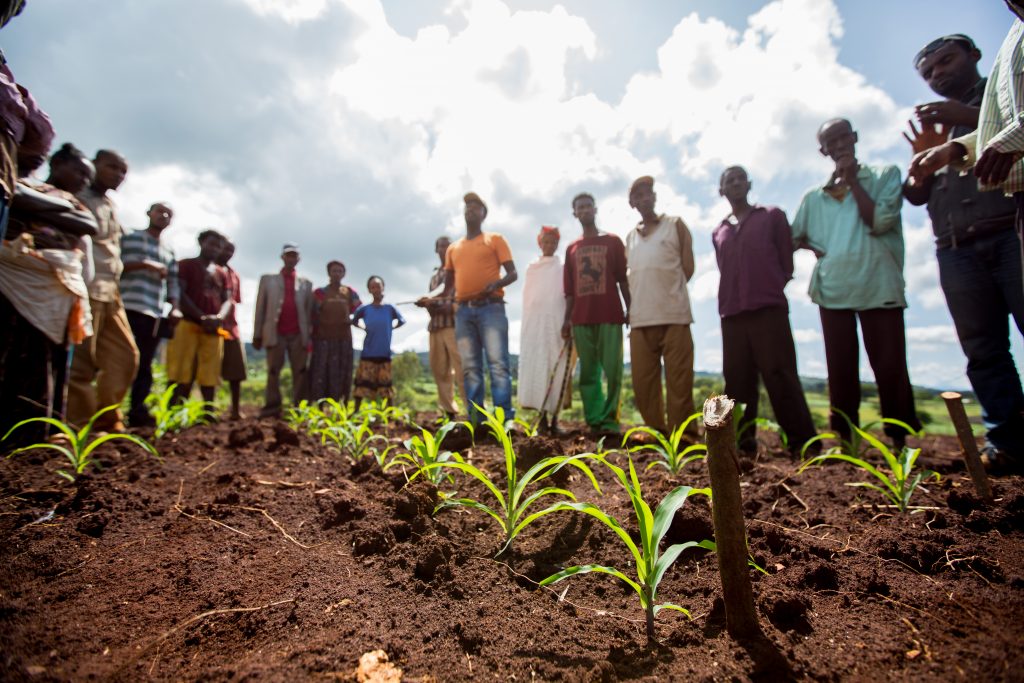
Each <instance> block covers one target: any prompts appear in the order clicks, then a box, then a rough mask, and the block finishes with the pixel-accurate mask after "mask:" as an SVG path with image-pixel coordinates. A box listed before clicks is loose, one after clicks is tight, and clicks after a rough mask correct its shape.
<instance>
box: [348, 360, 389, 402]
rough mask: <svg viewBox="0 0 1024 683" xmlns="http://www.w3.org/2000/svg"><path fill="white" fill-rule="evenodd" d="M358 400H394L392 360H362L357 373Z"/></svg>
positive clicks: (356, 393) (356, 392)
mask: <svg viewBox="0 0 1024 683" xmlns="http://www.w3.org/2000/svg"><path fill="white" fill-rule="evenodd" d="M354 396H355V397H356V398H369V399H382V398H388V399H390V398H394V397H395V388H394V387H393V386H392V385H391V359H390V358H360V359H359V369H358V370H357V371H356V390H355V394H354Z"/></svg>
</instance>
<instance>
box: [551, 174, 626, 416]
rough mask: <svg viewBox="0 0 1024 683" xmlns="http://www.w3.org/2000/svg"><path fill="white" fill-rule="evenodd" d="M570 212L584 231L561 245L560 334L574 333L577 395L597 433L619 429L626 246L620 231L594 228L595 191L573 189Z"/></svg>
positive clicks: (564, 335)
mask: <svg viewBox="0 0 1024 683" xmlns="http://www.w3.org/2000/svg"><path fill="white" fill-rule="evenodd" d="M572 213H573V215H574V216H576V219H577V220H578V221H579V222H580V225H581V226H583V236H582V237H580V238H579V239H578V240H576V241H575V242H573V243H572V244H570V245H569V247H568V248H567V249H566V250H565V268H564V269H563V270H562V277H563V289H564V290H565V323H564V324H563V325H562V336H563V337H565V338H566V339H568V338H569V337H570V335H571V336H572V337H573V340H574V342H575V344H576V353H577V354H579V358H580V398H582V399H583V416H584V418H585V419H586V421H587V424H588V425H590V429H591V430H592V431H593V432H594V433H595V434H601V435H612V434H615V435H617V434H618V433H619V404H620V395H621V392H622V372H623V365H622V324H623V323H626V322H627V321H628V315H629V304H630V299H629V282H628V281H627V279H626V250H625V247H624V246H623V245H622V240H620V239H619V238H618V237H616V236H615V235H610V234H608V233H606V232H601V231H599V230H598V229H597V223H596V221H595V219H596V217H597V207H596V206H595V205H594V198H593V196H591V195H590V194H587V193H586V192H584V193H582V194H578V195H576V197H575V198H574V199H573V200H572ZM620 293H621V296H622V299H621V300H620V299H619V296H620ZM623 302H624V303H625V305H626V306H625V311H626V312H625V313H623V307H622V304H623ZM602 372H603V373H604V376H605V380H606V381H607V383H608V391H607V392H605V389H604V386H603V385H602V382H601V373H602Z"/></svg>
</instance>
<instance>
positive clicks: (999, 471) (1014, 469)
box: [979, 444, 1024, 477]
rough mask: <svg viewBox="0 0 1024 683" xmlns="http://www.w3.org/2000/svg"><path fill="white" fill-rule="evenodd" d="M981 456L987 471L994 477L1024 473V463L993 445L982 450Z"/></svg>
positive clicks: (988, 445)
mask: <svg viewBox="0 0 1024 683" xmlns="http://www.w3.org/2000/svg"><path fill="white" fill-rule="evenodd" d="M979 455H980V457H981V464H982V466H983V467H984V468H985V471H986V472H988V473H989V474H990V475H992V476H994V477H1002V476H1005V475H1008V474H1022V473H1024V463H1021V461H1020V460H1018V459H1017V458H1014V457H1013V456H1011V455H1010V454H1009V453H1007V452H1006V451H1004V450H1000V449H999V448H996V447H995V446H993V445H992V444H987V445H986V446H985V447H984V448H982V449H981V453H980V454H979Z"/></svg>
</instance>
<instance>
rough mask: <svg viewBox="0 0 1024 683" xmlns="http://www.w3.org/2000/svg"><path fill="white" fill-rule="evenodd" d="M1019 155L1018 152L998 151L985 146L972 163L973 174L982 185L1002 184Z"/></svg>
mask: <svg viewBox="0 0 1024 683" xmlns="http://www.w3.org/2000/svg"><path fill="white" fill-rule="evenodd" d="M1020 157H1021V153H1020V152H998V151H996V150H995V149H993V148H991V147H986V148H985V151H984V152H982V153H981V156H980V157H978V162H977V163H976V164H974V175H976V176H977V177H978V180H980V181H981V183H982V185H1002V184H1003V181H1004V180H1006V178H1007V176H1009V175H1010V169H1012V168H1013V165H1014V164H1015V163H1017V160H1018V159H1020Z"/></svg>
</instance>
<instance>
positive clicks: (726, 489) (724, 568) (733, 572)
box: [704, 396, 762, 640]
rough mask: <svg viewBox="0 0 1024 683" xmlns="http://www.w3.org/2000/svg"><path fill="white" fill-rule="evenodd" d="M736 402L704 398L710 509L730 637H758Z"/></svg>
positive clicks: (727, 399)
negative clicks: (739, 452)
mask: <svg viewBox="0 0 1024 683" xmlns="http://www.w3.org/2000/svg"><path fill="white" fill-rule="evenodd" d="M734 405H735V401H732V400H731V399H729V397H728V396H712V397H711V398H709V399H708V400H707V401H705V402H704V428H705V434H706V437H705V438H706V440H707V445H708V471H709V472H710V473H711V495H712V498H711V512H712V519H713V520H714V524H715V545H717V547H718V552H717V555H718V571H719V573H720V574H721V576H722V593H723V594H724V597H725V626H726V630H727V631H728V632H729V635H731V636H732V637H733V638H736V639H737V640H747V639H754V638H760V637H761V636H762V633H761V625H760V624H759V623H758V621H757V612H756V611H755V610H754V590H753V587H752V586H751V585H750V570H749V569H748V568H747V529H746V524H745V523H744V521H743V498H742V496H741V494H740V471H739V460H738V457H737V455H736V433H735V427H734V425H733V422H732V411H733V406H734Z"/></svg>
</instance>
